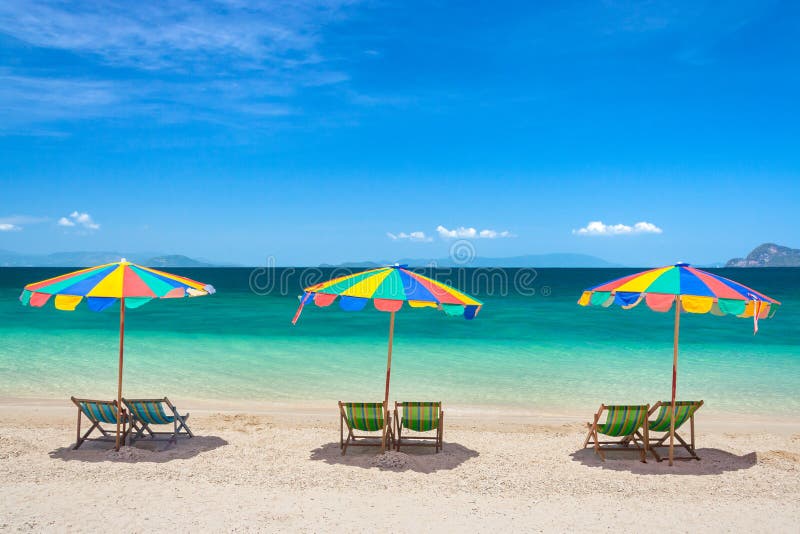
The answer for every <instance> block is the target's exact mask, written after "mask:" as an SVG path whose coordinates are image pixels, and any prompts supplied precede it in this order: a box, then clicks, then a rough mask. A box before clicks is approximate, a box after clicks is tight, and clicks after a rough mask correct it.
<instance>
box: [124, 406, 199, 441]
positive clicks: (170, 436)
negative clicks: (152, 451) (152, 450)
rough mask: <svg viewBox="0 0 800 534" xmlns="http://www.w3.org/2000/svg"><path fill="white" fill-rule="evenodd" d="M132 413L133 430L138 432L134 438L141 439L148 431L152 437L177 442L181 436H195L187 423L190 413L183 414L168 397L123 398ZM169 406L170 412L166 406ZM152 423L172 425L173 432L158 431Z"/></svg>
mask: <svg viewBox="0 0 800 534" xmlns="http://www.w3.org/2000/svg"><path fill="white" fill-rule="evenodd" d="M122 402H123V403H124V404H125V406H127V407H128V411H129V412H130V414H131V431H135V432H136V434H135V435H134V436H133V439H134V440H136V439H140V438H141V437H142V436H144V434H145V433H147V434H148V435H149V436H150V438H151V439H154V440H159V439H166V440H168V441H170V442H173V443H175V442H177V441H178V437H179V436H187V437H190V438H193V437H194V434H192V431H191V430H189V427H188V426H187V425H186V420H187V419H189V414H188V413H187V414H185V415H181V414H179V413H178V409H177V408H175V406H174V405H173V404H172V403H171V402H170V401H169V399H168V398H166V397H164V398H162V399H125V398H123V399H122ZM165 406H166V407H167V408H168V410H169V414H168V413H167V411H166V410H164V407H165ZM152 425H172V432H156V431H155V430H153V429H152V428H150V427H151V426H152Z"/></svg>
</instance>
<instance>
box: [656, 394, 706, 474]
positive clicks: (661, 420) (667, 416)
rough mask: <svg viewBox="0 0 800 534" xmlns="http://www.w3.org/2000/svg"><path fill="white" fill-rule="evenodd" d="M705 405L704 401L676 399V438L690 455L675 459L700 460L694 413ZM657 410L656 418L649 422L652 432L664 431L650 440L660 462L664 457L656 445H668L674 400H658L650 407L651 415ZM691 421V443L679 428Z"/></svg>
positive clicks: (679, 445)
mask: <svg viewBox="0 0 800 534" xmlns="http://www.w3.org/2000/svg"><path fill="white" fill-rule="evenodd" d="M702 405H703V401H676V402H675V439H676V440H677V441H678V443H677V444H676V445H677V446H678V447H683V448H684V449H686V452H688V453H689V457H688V458H687V457H685V456H676V457H675V460H692V459H694V460H700V457H699V456H697V451H696V450H695V448H694V414H695V412H696V411H697V410H699V409H700V407H701V406H702ZM656 410H658V415H657V416H656V418H655V420H652V421H650V422H649V423H648V428H649V429H650V432H664V434H663V435H662V436H660V437H655V438H653V439H651V440H650V452H652V453H653V456H655V458H656V460H658V461H659V462H660V461H662V460H663V458H662V457H661V456H660V455H659V454H658V451H656V447H667V446H669V443H665V442H666V441H667V440H668V439H669V427H670V422H671V415H672V401H658V402H657V403H655V404H654V405H653V408H652V409H650V413H649V414H648V415H649V416H652V415H653V414H654V413H655V412H656ZM687 421H688V422H689V432H690V436H689V443H686V441H685V440H684V439H683V437H681V436H680V435H679V434H678V429H679V428H680V427H681V426H683V425H684V424H685V423H686V422H687Z"/></svg>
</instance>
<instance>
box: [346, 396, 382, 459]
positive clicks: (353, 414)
mask: <svg viewBox="0 0 800 534" xmlns="http://www.w3.org/2000/svg"><path fill="white" fill-rule="evenodd" d="M391 419H392V418H391V416H390V415H389V412H388V410H387V406H386V403H384V402H342V401H339V448H340V449H342V456H344V455H345V454H346V453H347V447H348V446H359V447H364V446H376V445H380V447H381V451H385V450H386V442H387V440H388V441H390V442H391V446H392V447H394V431H393V430H392V421H391ZM345 426H346V427H347V439H345V437H344V427H345ZM356 431H359V432H380V433H381V435H380V436H369V435H363V434H362V435H356ZM376 440H379V441H376Z"/></svg>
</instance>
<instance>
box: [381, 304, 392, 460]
mask: <svg viewBox="0 0 800 534" xmlns="http://www.w3.org/2000/svg"><path fill="white" fill-rule="evenodd" d="M392 341H394V312H392V315H391V316H390V317H389V356H388V359H387V360H386V394H385V395H384V397H383V403H384V404H383V406H384V410H383V420H384V421H388V420H389V376H390V375H391V373H392ZM381 441H382V443H381V447H382V448H383V450H384V451H385V450H386V432H385V431H384V433H383V439H382V440H381Z"/></svg>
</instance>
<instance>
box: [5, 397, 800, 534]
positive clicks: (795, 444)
mask: <svg viewBox="0 0 800 534" xmlns="http://www.w3.org/2000/svg"><path fill="white" fill-rule="evenodd" d="M177 404H178V406H179V407H180V408H184V407H185V405H186V403H185V402H177ZM190 406H191V404H190ZM226 408H227V409H231V406H226ZM315 410H316V411H315ZM452 412H453V413H448V416H447V426H446V431H445V449H444V452H442V453H440V454H433V452H432V451H429V450H424V451H423V450H414V451H412V452H409V453H408V454H406V453H404V452H401V453H389V454H388V455H386V456H385V457H380V456H377V453H378V451H377V449H371V448H359V449H350V450H349V451H348V454H347V456H344V457H343V456H341V454H340V450H339V443H338V436H339V434H338V420H337V419H336V408H335V405H334V406H332V407H331V408H330V409H327V410H326V411H318V409H317V408H314V409H312V408H310V407H307V406H306V407H297V406H295V407H291V406H281V407H276V406H272V407H271V408H269V409H264V410H260V411H259V413H250V414H247V413H240V412H236V411H231V412H226V413H218V412H217V413H214V412H212V411H201V412H194V413H193V414H192V416H191V418H190V426H191V428H192V429H193V431H194V432H195V434H197V436H198V437H196V438H194V439H191V440H182V441H181V442H180V443H179V444H178V445H177V446H172V447H168V448H166V449H164V445H163V444H159V445H158V447H157V448H156V450H151V449H152V444H145V443H142V442H140V445H139V446H137V447H134V448H129V449H128V448H126V449H123V450H122V451H120V452H119V453H115V452H112V451H109V450H108V446H107V445H104V444H96V443H87V444H85V445H84V446H83V447H82V448H81V449H80V450H78V451H72V450H71V445H72V443H73V442H74V433H75V428H74V424H75V416H76V411H75V409H74V408H72V409H70V408H69V407H68V405H65V403H63V402H57V403H56V402H51V401H48V402H41V403H35V402H33V401H24V403H20V401H14V400H12V399H6V400H5V401H0V488H1V489H2V501H0V531H18V530H23V531H29V530H32V531H90V530H91V531H98V530H109V529H111V528H114V529H116V530H118V531H121V532H149V531H153V530H166V529H169V530H177V531H188V530H190V529H193V530H200V531H235V532H247V531H261V530H264V531H277V530H282V531H287V530H288V531H309V532H321V531H334V530H335V531H341V530H344V529H348V530H350V531H354V532H361V531H375V530H378V529H388V530H391V531H395V532H419V531H422V532H432V531H437V532H439V531H451V532H455V531H469V532H489V531H509V530H511V529H514V530H522V531H545V532H559V531H565V530H576V529H581V530H587V531H643V530H653V531H656V530H665V531H674V530H677V531H679V532H728V531H733V532H736V531H745V530H753V531H774V532H797V531H798V525H800V505H798V503H800V424H798V421H775V422H770V423H761V424H760V426H758V427H756V428H755V429H754V430H749V431H748V430H745V429H746V428H747V427H746V426H745V425H742V424H738V423H736V422H735V421H733V420H731V419H730V418H724V417H718V416H714V417H711V416H706V417H704V415H703V413H702V411H701V412H700V413H699V414H698V424H697V427H698V452H699V454H700V455H701V457H702V458H703V459H702V461H700V462H697V461H691V462H681V463H677V464H676V465H675V466H674V467H669V466H668V465H667V463H666V462H663V463H657V462H655V461H654V460H652V459H651V460H649V462H648V463H647V464H642V463H640V462H639V461H638V460H637V458H638V456H637V455H636V454H635V453H630V454H623V455H622V456H619V455H616V456H615V457H614V458H612V459H609V460H608V461H606V462H605V463H602V462H601V461H600V460H599V459H598V458H597V457H596V456H595V455H594V453H593V451H592V450H590V449H586V450H585V451H584V450H581V449H580V446H581V444H582V442H583V438H584V431H583V427H582V425H581V424H580V423H579V422H577V419H576V418H575V417H574V416H558V415H551V416H547V417H544V416H536V415H535V414H518V415H516V416H513V417H508V418H505V419H497V418H496V414H491V416H486V415H483V416H482V415H481V414H482V413H484V412H483V411H482V410H480V409H477V408H462V409H457V408H456V409H453V410H452ZM467 414H469V416H468V417H467ZM589 415H590V414H586V419H588V417H589ZM582 419H583V418H582ZM670 514H672V516H671V518H670ZM673 520H674V521H675V523H674V526H673V524H672V523H671V521H673Z"/></svg>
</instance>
